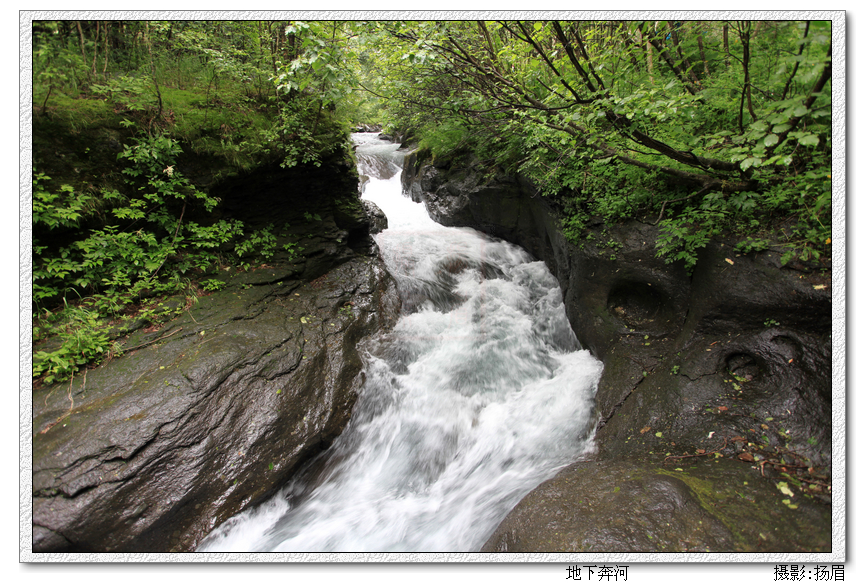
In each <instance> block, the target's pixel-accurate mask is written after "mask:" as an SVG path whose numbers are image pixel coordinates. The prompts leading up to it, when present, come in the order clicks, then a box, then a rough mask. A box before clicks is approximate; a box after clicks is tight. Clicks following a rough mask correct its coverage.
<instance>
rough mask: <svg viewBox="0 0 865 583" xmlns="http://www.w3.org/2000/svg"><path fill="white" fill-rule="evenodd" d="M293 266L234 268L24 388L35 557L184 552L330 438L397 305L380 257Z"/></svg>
mask: <svg viewBox="0 0 865 583" xmlns="http://www.w3.org/2000/svg"><path fill="white" fill-rule="evenodd" d="M337 263H338V262H337ZM298 269H299V268H298V267H296V266H290V265H289V266H281V267H280V266H276V267H270V266H262V267H260V268H258V269H256V270H254V271H252V272H250V273H247V274H240V275H238V276H236V277H235V278H233V279H230V280H229V285H228V287H227V288H226V289H225V290H223V291H221V292H218V293H214V294H212V295H209V296H204V297H202V298H200V299H199V300H198V303H197V304H196V305H194V306H193V307H192V308H191V309H190V310H189V311H188V312H186V313H185V314H184V315H183V316H182V317H180V318H178V319H177V320H175V321H173V322H170V323H168V324H167V325H165V327H163V328H162V329H160V330H156V331H153V330H145V331H138V332H136V333H135V334H133V335H132V336H130V337H129V339H128V340H127V342H126V344H125V346H126V348H125V350H126V352H127V354H124V355H123V356H122V357H120V358H117V359H114V360H112V361H110V362H108V363H105V364H103V365H102V366H100V367H98V368H96V369H93V370H90V371H88V372H87V373H86V375H81V376H76V377H75V379H74V382H72V383H70V384H68V385H54V386H53V387H46V388H44V389H42V390H40V391H39V392H37V393H35V394H34V399H33V407H34V420H33V432H34V433H33V525H34V526H33V529H34V530H33V550H34V552H56V551H97V552H164V551H185V550H190V549H192V548H194V546H195V545H196V543H197V542H198V541H199V540H200V539H201V537H203V536H204V535H205V534H206V533H207V532H209V531H210V530H211V529H212V528H213V527H215V526H216V525H218V524H220V523H221V522H223V521H224V520H226V519H227V518H229V517H231V516H232V515H234V514H236V513H237V512H240V511H242V510H244V509H246V508H249V507H251V506H253V505H255V504H256V503H258V502H261V501H263V500H264V499H266V498H267V497H268V496H269V495H270V494H272V493H274V492H275V491H276V490H277V489H278V488H279V487H280V486H282V485H283V484H284V483H285V482H286V481H287V480H288V479H289V478H290V477H291V476H292V475H293V473H294V472H296V471H297V469H298V468H299V467H300V465H301V464H302V463H304V462H305V461H306V460H308V459H310V458H311V457H312V456H314V455H315V454H317V453H318V452H320V451H321V450H323V449H325V448H327V447H328V446H329V444H330V443H331V442H332V441H333V439H334V438H335V437H336V436H337V435H339V434H340V432H341V431H342V430H343V428H344V427H345V425H346V423H347V422H348V419H349V416H350V414H351V409H352V405H353V404H354V401H355V399H356V394H357V389H358V387H359V386H360V385H361V383H362V382H363V379H362V377H361V376H360V373H361V368H362V360H361V350H362V349H361V347H360V345H359V343H361V341H362V340H363V339H364V338H365V337H367V336H369V335H371V334H373V333H374V332H376V331H377V330H379V329H382V328H386V327H388V326H390V325H392V324H393V323H394V321H395V319H396V317H397V311H398V307H399V306H398V304H399V300H398V296H397V294H396V291H395V287H394V284H393V281H392V279H391V278H390V276H389V274H388V273H387V272H386V271H385V268H384V266H383V264H382V262H381V261H380V259H379V258H378V257H377V256H376V255H373V256H364V255H354V256H353V257H351V258H349V259H348V260H346V261H343V262H342V263H338V265H337V266H336V267H333V263H331V269H329V270H328V271H327V272H326V273H325V274H324V275H323V276H321V277H318V278H317V279H315V280H314V281H311V282H306V283H303V282H302V281H298V280H297V279H295V278H296V275H297V272H298ZM136 346H139V347H138V348H136Z"/></svg>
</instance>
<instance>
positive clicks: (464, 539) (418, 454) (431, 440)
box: [197, 134, 602, 552]
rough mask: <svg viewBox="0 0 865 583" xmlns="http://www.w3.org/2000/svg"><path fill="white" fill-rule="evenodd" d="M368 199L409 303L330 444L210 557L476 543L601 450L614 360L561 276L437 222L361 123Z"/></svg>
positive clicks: (218, 532) (229, 531) (208, 547)
mask: <svg viewBox="0 0 865 583" xmlns="http://www.w3.org/2000/svg"><path fill="white" fill-rule="evenodd" d="M353 139H354V140H355V143H356V144H358V147H357V157H358V169H359V173H360V174H362V175H366V176H369V181H368V182H367V183H366V185H365V188H364V193H363V198H365V199H368V200H371V201H372V202H374V203H375V204H377V205H378V206H379V207H380V208H381V209H382V210H383V211H384V212H385V214H386V215H387V217H388V223H389V226H388V228H387V229H385V230H384V231H382V232H381V233H379V234H378V235H376V236H375V240H376V243H377V244H378V246H379V248H380V250H381V253H382V256H383V257H384V260H385V263H386V264H387V266H388V269H389V270H390V271H391V273H392V275H393V276H394V277H395V279H396V281H397V285H398V289H399V292H400V297H401V300H402V306H403V307H402V314H401V316H400V319H399V321H398V323H397V324H396V326H395V327H394V328H393V329H392V330H391V331H389V332H387V333H382V334H379V335H378V336H377V337H375V338H373V339H372V340H371V341H370V342H369V343H368V344H367V347H368V353H367V354H366V363H365V370H364V373H363V374H364V375H365V382H364V385H363V387H362V389H361V392H360V395H359V399H358V401H357V403H356V405H355V407H354V410H353V413H352V419H351V421H350V422H349V424H348V427H347V428H346V430H345V431H344V432H343V434H342V435H341V436H340V437H339V438H338V439H337V440H336V441H335V442H334V444H333V445H332V446H331V447H330V448H329V449H328V450H327V451H325V452H323V453H322V454H321V455H319V456H318V457H317V458H315V459H314V460H312V461H311V462H310V463H308V464H307V465H306V466H305V467H304V468H303V469H302V470H301V471H300V472H299V473H298V475H297V476H295V477H294V478H293V479H292V481H291V482H290V483H289V484H287V485H286V486H285V487H284V488H283V489H282V490H281V491H280V492H279V493H278V494H277V495H275V496H274V497H273V498H271V499H270V500H269V501H267V502H265V503H263V504H261V505H259V506H258V507H256V508H254V509H251V510H248V511H246V512H243V513H241V514H239V515H237V516H235V517H233V518H231V519H229V520H228V521H226V522H225V523H223V524H222V525H221V526H219V527H218V528H216V529H215V530H214V531H212V532H211V533H210V534H209V535H208V536H207V537H206V538H205V539H204V540H203V541H202V543H201V544H200V545H199V547H198V549H197V550H198V551H206V552H231V551H235V552H237V551H245V552H267V551H276V552H334V551H344V552H383V551H385V552H472V551H477V550H479V549H480V547H481V546H482V545H483V544H484V542H486V540H487V538H488V537H489V536H490V535H491V534H492V532H493V531H494V530H495V528H496V527H497V526H498V524H499V523H500V522H501V521H502V519H503V518H504V517H505V516H506V515H507V513H508V512H509V511H510V510H511V509H512V508H513V507H514V506H515V505H516V504H517V502H519V501H520V499H521V498H522V497H524V496H525V495H526V494H527V493H528V492H530V491H531V490H532V489H534V488H535V487H536V486H538V485H539V484H540V483H541V482H543V481H545V480H547V479H549V478H551V477H552V476H554V475H555V474H556V472H557V471H558V470H559V469H560V468H562V467H563V466H565V465H567V464H569V463H571V462H573V461H575V460H577V459H579V458H580V457H582V456H586V455H587V454H589V453H590V452H591V451H592V448H593V428H594V425H595V423H594V421H595V419H594V411H593V402H594V395H595V391H596V388H597V383H598V379H599V378H600V374H601V370H602V364H601V363H600V361H598V360H597V359H595V358H594V357H593V356H591V355H590V354H589V352H588V351H586V350H581V349H580V348H579V344H578V342H577V340H576V337H575V336H574V334H573V332H572V330H571V328H570V325H569V323H568V320H567V318H566V316H565V308H564V305H563V303H562V294H561V290H560V289H559V286H558V282H557V281H556V279H555V278H554V277H553V275H552V274H551V273H550V272H549V270H548V269H547V268H546V266H545V265H544V264H543V262H540V261H535V260H534V259H533V258H532V257H531V256H530V255H529V254H528V253H526V252H525V251H524V250H523V249H521V248H519V247H517V246H515V245H512V244H510V243H507V242H504V241H501V240H498V239H494V238H491V237H489V236H487V235H484V234H483V233H480V232H478V231H475V230H473V229H469V228H451V227H444V226H441V225H439V224H437V223H435V222H433V221H432V220H431V219H430V218H429V216H428V215H427V213H426V209H425V208H424V205H423V204H418V203H415V202H413V201H411V200H410V199H409V198H407V197H405V196H403V194H402V188H401V184H400V172H401V165H402V156H403V155H404V154H403V153H402V152H401V151H398V149H397V148H398V145H397V144H392V143H390V142H385V141H382V140H379V139H378V138H377V137H376V135H375V134H355V135H354V136H353Z"/></svg>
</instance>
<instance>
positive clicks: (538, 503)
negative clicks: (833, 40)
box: [482, 459, 832, 553]
mask: <svg viewBox="0 0 865 583" xmlns="http://www.w3.org/2000/svg"><path fill="white" fill-rule="evenodd" d="M738 465H739V464H737V462H735V461H732V460H728V459H720V460H711V461H710V460H706V459H702V460H697V461H689V462H688V463H686V464H678V465H671V466H668V467H663V466H659V467H650V466H647V465H646V464H644V463H641V462H639V461H635V460H629V459H623V460H606V461H594V462H584V463H578V464H573V465H572V466H570V467H568V468H567V469H565V470H562V471H561V472H559V474H558V475H557V476H556V477H555V478H553V479H551V480H549V481H547V482H544V483H543V484H541V485H540V486H538V487H537V488H535V489H534V490H533V491H532V492H531V493H529V495H528V496H526V497H525V498H523V500H522V501H520V503H519V504H517V506H516V508H514V510H513V511H511V513H510V514H508V516H507V517H506V518H505V520H504V521H502V523H501V524H500V525H499V527H498V529H496V531H495V533H493V535H492V536H491V537H490V539H489V540H488V541H487V543H486V544H485V545H484V547H483V549H482V550H483V551H484V552H538V551H543V552H550V553H585V552H595V553H597V552H603V553H634V552H639V553H686V552H711V551H729V552H740V553H755V552H757V553H759V552H789V553H802V552H824V553H825V552H829V551H831V549H832V537H831V531H830V530H827V529H820V530H814V528H813V527H814V524H817V523H821V522H826V521H827V520H829V516H828V514H829V509H828V508H827V507H826V506H825V505H822V504H820V503H815V502H813V501H807V500H806V501H801V502H798V503H797V504H794V505H793V506H795V508H792V509H791V508H790V505H788V504H784V503H783V500H785V499H787V498H786V497H785V495H784V494H783V493H782V492H780V491H779V490H778V489H777V488H774V487H772V485H771V484H769V483H768V481H766V480H755V479H750V480H749V479H745V480H743V479H742V477H743V476H742V472H741V471H740V468H738V467H737V466H738ZM746 478H747V476H746Z"/></svg>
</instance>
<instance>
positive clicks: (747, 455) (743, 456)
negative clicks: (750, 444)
mask: <svg viewBox="0 0 865 583" xmlns="http://www.w3.org/2000/svg"><path fill="white" fill-rule="evenodd" d="M737 457H738V458H739V459H740V460H742V461H743V462H752V461H754V456H752V455H751V454H750V453H748V452H747V451H743V452H742V453H740V454H739V455H738V456H737Z"/></svg>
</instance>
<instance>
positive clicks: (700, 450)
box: [697, 449, 706, 455]
mask: <svg viewBox="0 0 865 583" xmlns="http://www.w3.org/2000/svg"><path fill="white" fill-rule="evenodd" d="M697 453H698V454H700V455H703V454H704V453H706V450H705V449H698V450H697Z"/></svg>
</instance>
